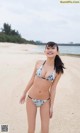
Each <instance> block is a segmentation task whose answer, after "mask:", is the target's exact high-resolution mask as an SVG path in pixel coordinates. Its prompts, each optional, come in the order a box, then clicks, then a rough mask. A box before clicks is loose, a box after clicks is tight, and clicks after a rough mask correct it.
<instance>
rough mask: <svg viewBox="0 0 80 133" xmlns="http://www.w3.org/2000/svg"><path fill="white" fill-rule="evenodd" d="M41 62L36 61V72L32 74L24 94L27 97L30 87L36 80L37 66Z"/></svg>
mask: <svg viewBox="0 0 80 133" xmlns="http://www.w3.org/2000/svg"><path fill="white" fill-rule="evenodd" d="M38 62H39V61H36V63H35V67H34V71H33V73H32V76H31V79H30V80H29V82H28V84H27V86H26V88H25V90H24V92H23V94H24V95H26V93H27V92H28V90H29V89H30V87H31V86H32V84H33V82H34V78H35V74H36V70H37V64H38Z"/></svg>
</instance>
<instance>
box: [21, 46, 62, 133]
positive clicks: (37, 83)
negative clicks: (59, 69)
mask: <svg viewBox="0 0 80 133" xmlns="http://www.w3.org/2000/svg"><path fill="white" fill-rule="evenodd" d="M44 53H45V55H46V57H47V59H46V63H45V64H44V66H43V69H42V73H41V76H42V77H45V78H46V77H48V76H49V75H50V74H51V73H52V72H53V70H54V67H53V66H54V59H55V56H56V55H57V54H59V53H58V51H57V48H56V46H54V47H53V48H51V47H47V48H45V50H44ZM50 53H51V54H50ZM43 62H44V61H43V60H38V61H37V62H36V64H35V67H34V71H33V74H32V77H31V79H30V81H29V82H28V84H27V86H26V89H25V90H24V92H23V95H22V96H21V98H20V103H24V102H25V98H26V94H27V92H28V94H29V95H30V96H31V97H32V98H34V99H43V100H44V99H48V98H49V97H50V100H48V101H47V102H46V103H44V104H43V105H42V106H40V117H41V133H49V120H50V118H52V116H53V105H54V98H55V93H56V86H57V84H58V81H59V79H60V77H61V73H59V74H57V73H56V77H55V79H54V81H53V82H51V81H48V80H46V79H42V78H40V77H38V76H37V75H35V74H36V70H37V69H38V68H39V67H40V66H41V64H42V63H43ZM26 111H27V118H28V133H34V132H35V124H36V114H37V107H36V106H35V105H34V103H33V102H32V100H31V99H29V98H28V97H27V99H26ZM45 121H46V122H45Z"/></svg>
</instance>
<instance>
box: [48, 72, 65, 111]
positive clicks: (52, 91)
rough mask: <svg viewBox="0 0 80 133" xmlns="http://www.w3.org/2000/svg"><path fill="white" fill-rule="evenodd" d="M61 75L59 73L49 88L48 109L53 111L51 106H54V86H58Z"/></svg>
mask: <svg viewBox="0 0 80 133" xmlns="http://www.w3.org/2000/svg"><path fill="white" fill-rule="evenodd" d="M61 74H62V73H59V74H57V75H56V78H55V79H54V81H53V83H52V86H51V88H50V108H51V109H53V104H54V98H55V94H56V86H57V84H58V81H59V79H60V77H61Z"/></svg>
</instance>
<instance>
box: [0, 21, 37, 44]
mask: <svg viewBox="0 0 80 133" xmlns="http://www.w3.org/2000/svg"><path fill="white" fill-rule="evenodd" d="M0 42H13V43H25V44H27V43H29V44H35V42H34V41H33V40H30V41H29V40H26V39H24V38H22V37H21V35H20V33H19V32H18V31H15V30H13V29H12V28H11V25H9V24H7V23H4V24H3V28H1V32H0Z"/></svg>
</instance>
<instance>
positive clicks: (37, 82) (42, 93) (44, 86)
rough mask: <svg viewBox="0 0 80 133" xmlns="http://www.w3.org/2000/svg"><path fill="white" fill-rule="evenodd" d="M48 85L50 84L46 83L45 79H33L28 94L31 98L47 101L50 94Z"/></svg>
mask: <svg viewBox="0 0 80 133" xmlns="http://www.w3.org/2000/svg"><path fill="white" fill-rule="evenodd" d="M50 85H51V83H50V82H48V81H46V80H45V79H41V78H39V77H35V79H34V83H33V85H32V86H31V88H30V90H29V92H28V94H29V95H30V96H31V97H32V98H36V99H47V98H49V96H50V93H49V88H50Z"/></svg>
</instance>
